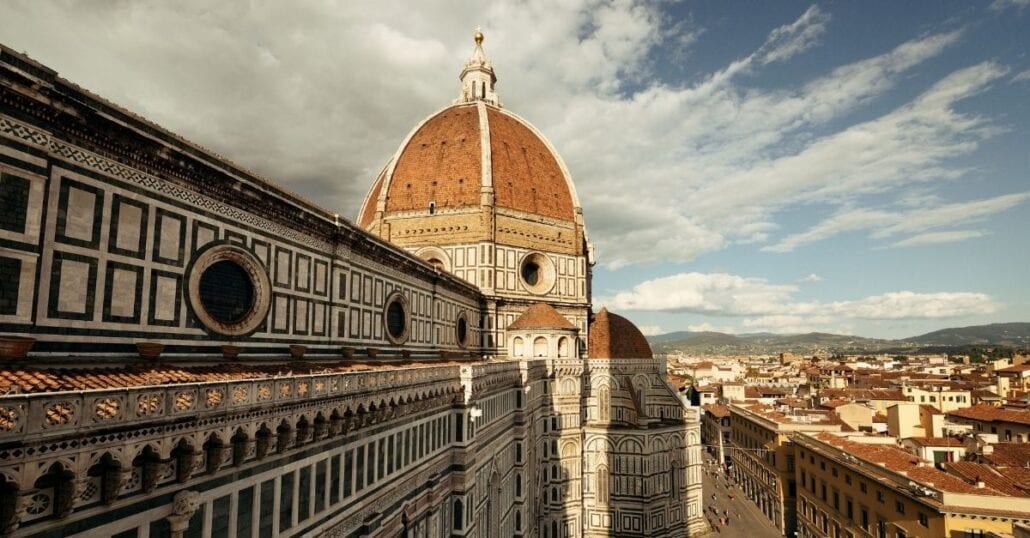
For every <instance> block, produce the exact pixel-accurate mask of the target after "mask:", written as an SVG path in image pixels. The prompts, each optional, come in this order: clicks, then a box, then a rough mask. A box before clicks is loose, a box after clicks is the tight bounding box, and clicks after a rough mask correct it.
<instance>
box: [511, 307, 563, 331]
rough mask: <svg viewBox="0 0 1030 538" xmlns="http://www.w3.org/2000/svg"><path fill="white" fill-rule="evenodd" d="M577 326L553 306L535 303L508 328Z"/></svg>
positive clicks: (561, 327)
mask: <svg viewBox="0 0 1030 538" xmlns="http://www.w3.org/2000/svg"><path fill="white" fill-rule="evenodd" d="M575 328H576V326H575V325H573V324H572V322H571V321H569V320H568V319H566V318H565V316H563V315H561V314H559V313H558V311H557V310H555V309H554V307H553V306H551V305H549V304H546V303H534V304H532V305H530V307H529V308H527V309H526V311H525V312H523V313H522V315H521V316H519V317H518V319H516V320H515V321H513V322H512V323H511V325H508V330H525V329H575Z"/></svg>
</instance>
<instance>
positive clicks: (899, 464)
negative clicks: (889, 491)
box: [815, 433, 1026, 497]
mask: <svg viewBox="0 0 1030 538" xmlns="http://www.w3.org/2000/svg"><path fill="white" fill-rule="evenodd" d="M815 437H816V438H817V439H819V440H820V441H822V442H824V443H827V444H830V445H833V446H836V447H837V448H839V449H841V450H843V451H844V452H847V453H848V454H851V455H853V456H855V457H856V458H859V459H861V460H864V461H868V462H871V463H876V464H882V465H883V466H884V467H886V468H887V469H890V470H891V471H894V472H897V473H903V474H905V475H906V476H907V477H909V478H910V479H912V480H915V481H917V482H922V483H924V484H933V487H935V488H937V489H940V490H942V491H946V492H953V493H970V494H976V495H996V496H1006V497H1008V496H1013V495H1018V496H1021V497H1022V496H1026V495H1025V494H1019V493H1018V492H1015V493H1014V492H1013V490H1011V489H1009V488H1006V487H1001V486H999V487H1000V489H995V487H993V486H992V485H987V486H986V487H984V488H978V487H976V485H975V484H973V483H972V480H966V479H964V478H963V477H961V476H957V475H954V474H950V473H946V472H944V471H941V470H939V469H937V468H935V467H933V466H932V465H930V464H928V463H927V462H923V461H921V460H920V459H919V458H918V457H916V456H915V455H913V454H910V453H908V452H906V451H905V450H903V449H901V448H900V447H897V446H895V445H884V444H867V443H859V442H855V441H849V440H846V439H842V438H840V437H837V436H835V435H832V434H828V433H819V434H817V435H816V436H815ZM960 463H965V462H960ZM948 465H949V466H951V465H955V464H948Z"/></svg>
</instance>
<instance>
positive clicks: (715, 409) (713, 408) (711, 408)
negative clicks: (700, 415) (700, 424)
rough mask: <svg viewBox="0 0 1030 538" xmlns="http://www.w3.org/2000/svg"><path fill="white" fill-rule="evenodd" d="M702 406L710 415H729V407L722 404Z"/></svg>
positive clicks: (721, 416) (720, 416)
mask: <svg viewBox="0 0 1030 538" xmlns="http://www.w3.org/2000/svg"><path fill="white" fill-rule="evenodd" d="M702 407H703V408H704V410H705V411H707V412H708V413H710V414H711V415H712V416H716V417H719V418H725V417H728V416H730V408H729V407H726V406H725V405H722V404H708V405H704V406H702Z"/></svg>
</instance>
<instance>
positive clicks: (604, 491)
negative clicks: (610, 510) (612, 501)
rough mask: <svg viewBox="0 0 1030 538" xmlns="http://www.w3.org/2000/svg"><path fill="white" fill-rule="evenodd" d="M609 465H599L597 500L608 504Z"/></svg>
mask: <svg viewBox="0 0 1030 538" xmlns="http://www.w3.org/2000/svg"><path fill="white" fill-rule="evenodd" d="M608 480H609V478H608V466H607V465H598V466H597V489H596V490H597V502H598V503H599V504H608V494H609V483H608Z"/></svg>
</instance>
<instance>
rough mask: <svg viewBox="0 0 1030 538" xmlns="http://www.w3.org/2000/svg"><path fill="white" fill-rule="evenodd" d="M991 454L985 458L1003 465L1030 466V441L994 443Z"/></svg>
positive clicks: (995, 463)
mask: <svg viewBox="0 0 1030 538" xmlns="http://www.w3.org/2000/svg"><path fill="white" fill-rule="evenodd" d="M991 448H992V449H993V452H992V453H991V454H985V455H984V456H983V458H984V459H985V460H987V461H988V462H990V463H993V464H994V465H997V466H1001V467H1020V468H1030V443H992V444H991Z"/></svg>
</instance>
